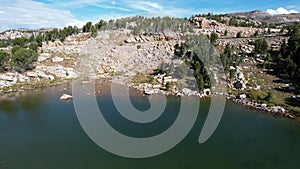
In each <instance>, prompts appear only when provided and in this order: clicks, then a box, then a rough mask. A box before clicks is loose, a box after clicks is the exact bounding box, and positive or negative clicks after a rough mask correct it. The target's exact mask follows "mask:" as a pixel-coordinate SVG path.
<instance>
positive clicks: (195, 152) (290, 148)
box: [0, 84, 300, 169]
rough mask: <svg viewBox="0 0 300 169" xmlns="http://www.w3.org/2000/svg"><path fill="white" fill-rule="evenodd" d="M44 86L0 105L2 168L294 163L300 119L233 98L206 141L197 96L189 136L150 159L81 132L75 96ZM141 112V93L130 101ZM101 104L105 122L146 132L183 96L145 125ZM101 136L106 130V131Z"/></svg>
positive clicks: (193, 168) (170, 114)
mask: <svg viewBox="0 0 300 169" xmlns="http://www.w3.org/2000/svg"><path fill="white" fill-rule="evenodd" d="M65 87H67V88H71V86H70V84H66V85H62V86H56V87H48V88H46V89H43V90H41V91H38V92H31V93H30V94H27V95H26V96H21V97H18V98H15V99H9V100H6V101H1V102H0V168H1V169H2V168H5V169H99V168H104V169H141V168H143V169H167V168H168V169H169V168H172V169H199V168H204V169H207V168H210V169H211V168H212V169H214V168H215V169H219V168H222V169H224V168H225V169H227V168H228V169H235V168H237V169H239V168H242V169H244V168H249V169H253V168H272V169H275V168H278V169H284V168H286V169H291V168H299V166H300V165H299V160H300V146H299V144H300V123H299V122H295V121H292V120H288V119H281V118H274V117H272V116H269V115H263V114H262V113H259V112H256V111H253V110H247V109H245V108H243V107H240V106H238V105H236V104H233V103H231V102H227V104H226V109H225V112H224V115H223V118H222V120H221V123H220V125H219V127H218V128H217V130H216V132H215V133H214V135H213V136H212V137H211V138H210V139H209V140H208V141H207V142H206V143H204V144H198V142H197V140H198V137H199V134H200V131H201V129H202V126H203V124H204V120H205V118H206V116H207V111H208V108H209V106H210V100H208V99H207V100H202V101H201V106H200V110H199V115H198V119H197V122H196V124H195V125H194V128H193V129H192V131H191V132H190V133H189V135H188V136H187V137H186V138H185V139H184V140H183V141H182V142H181V143H180V144H179V145H177V146H176V147H175V148H173V149H172V150H170V151H168V152H166V153H164V154H162V155H159V156H156V157H152V158H147V159H128V158H122V157H118V156H115V155H113V154H110V153H109V152H106V151H105V150H103V149H102V148H100V147H98V146H97V145H96V144H95V143H94V142H93V141H92V140H90V139H89V137H88V136H87V135H86V134H85V133H84V131H83V130H82V128H81V126H80V124H79V122H78V120H77V117H76V113H75V111H74V108H73V103H72V101H69V102H60V101H58V98H59V97H60V95H61V94H62V92H60V91H59V90H61V89H63V88H65ZM132 102H133V104H134V105H135V106H136V107H137V108H138V109H140V110H146V109H147V108H148V107H149V104H148V102H147V98H146V97H142V96H136V97H133V98H132ZM98 103H99V107H100V108H101V110H102V111H103V112H104V116H105V118H106V119H107V121H108V122H109V123H110V124H111V125H112V126H113V127H114V128H115V129H116V130H118V131H119V132H121V133H124V134H127V135H130V136H135V137H149V136H154V135H156V134H158V133H161V132H162V131H164V130H165V129H167V128H168V127H169V126H170V125H172V123H173V122H174V120H175V119H176V116H177V111H178V108H179V106H178V105H179V103H180V100H179V98H169V99H168V105H167V110H166V111H165V112H164V114H163V115H162V116H161V117H160V118H159V119H157V120H156V121H154V122H153V123H150V124H146V125H145V124H144V125H137V124H134V123H131V122H129V121H127V120H126V119H123V118H122V116H121V115H119V114H118V113H117V111H116V109H115V108H114V106H113V103H112V100H111V98H110V96H99V97H98ZM103 137H105V135H104V136H103Z"/></svg>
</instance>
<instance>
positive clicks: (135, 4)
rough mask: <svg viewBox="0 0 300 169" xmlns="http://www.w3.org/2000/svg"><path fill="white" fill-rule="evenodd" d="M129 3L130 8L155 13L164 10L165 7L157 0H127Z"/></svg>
mask: <svg viewBox="0 0 300 169" xmlns="http://www.w3.org/2000/svg"><path fill="white" fill-rule="evenodd" d="M126 3H127V5H128V6H129V7H130V8H133V9H136V10H142V11H145V12H150V13H155V12H159V11H162V10H163V9H164V8H163V7H162V6H161V5H159V4H158V3H155V2H150V1H127V2H126Z"/></svg>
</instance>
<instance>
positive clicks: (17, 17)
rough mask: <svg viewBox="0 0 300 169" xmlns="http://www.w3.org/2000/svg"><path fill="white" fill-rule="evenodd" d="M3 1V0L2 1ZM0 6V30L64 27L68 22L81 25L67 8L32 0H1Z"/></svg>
mask: <svg viewBox="0 0 300 169" xmlns="http://www.w3.org/2000/svg"><path fill="white" fill-rule="evenodd" d="M3 1H4V2H3ZM2 4H6V5H5V6H0V11H2V12H0V13H1V17H0V23H1V25H0V30H5V29H14V28H29V29H39V28H48V27H64V26H67V25H68V24H70V23H72V24H78V26H81V25H82V22H81V21H78V20H76V19H75V17H74V16H73V15H72V13H71V12H70V11H68V10H57V9H53V8H49V7H47V6H46V5H45V4H43V3H40V2H35V1H32V0H2Z"/></svg>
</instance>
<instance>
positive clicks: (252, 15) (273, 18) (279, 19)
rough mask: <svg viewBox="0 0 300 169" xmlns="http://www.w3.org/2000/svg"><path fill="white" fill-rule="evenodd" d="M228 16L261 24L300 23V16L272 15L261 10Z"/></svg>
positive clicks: (296, 14)
mask: <svg viewBox="0 0 300 169" xmlns="http://www.w3.org/2000/svg"><path fill="white" fill-rule="evenodd" d="M226 15H227V16H236V17H241V18H245V19H254V20H257V21H260V22H265V23H272V24H281V23H292V22H299V21H300V14H299V13H295V14H280V15H271V14H269V13H267V12H262V11H259V10H255V11H250V12H236V13H229V14H226Z"/></svg>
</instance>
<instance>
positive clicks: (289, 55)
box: [275, 23, 300, 84]
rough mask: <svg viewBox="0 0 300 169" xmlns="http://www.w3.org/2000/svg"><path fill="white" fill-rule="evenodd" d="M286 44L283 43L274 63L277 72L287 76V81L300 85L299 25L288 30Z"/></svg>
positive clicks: (296, 24)
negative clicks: (288, 37)
mask: <svg viewBox="0 0 300 169" xmlns="http://www.w3.org/2000/svg"><path fill="white" fill-rule="evenodd" d="M289 36H290V39H289V40H288V44H287V43H286V42H283V44H282V45H281V50H280V53H279V54H278V55H277V58H276V60H275V63H276V65H277V71H278V72H280V73H283V74H286V75H288V76H289V79H290V80H291V81H292V82H294V83H296V84H300V81H299V79H300V23H295V24H294V25H292V26H291V27H290V28H289Z"/></svg>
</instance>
